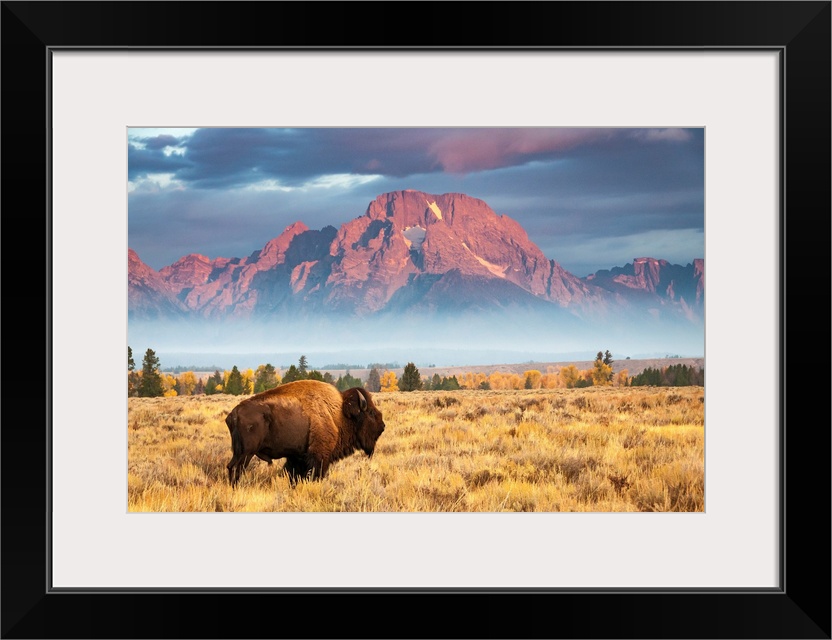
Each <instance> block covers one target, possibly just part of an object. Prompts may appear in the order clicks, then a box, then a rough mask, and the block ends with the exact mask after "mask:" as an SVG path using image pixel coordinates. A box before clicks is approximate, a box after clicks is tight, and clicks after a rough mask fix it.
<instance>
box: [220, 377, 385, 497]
mask: <svg viewBox="0 0 832 640" xmlns="http://www.w3.org/2000/svg"><path fill="white" fill-rule="evenodd" d="M225 423H226V424H227V425H228V430H229V432H230V434H231V450H232V452H233V454H234V455H233V457H232V458H231V462H229V463H228V481H229V482H230V483H231V485H232V486H235V485H236V484H237V482H238V481H239V479H240V476H241V475H242V472H243V471H244V470H245V469H246V467H247V466H248V464H249V462H250V461H251V459H252V458H253V457H254V456H257V457H258V458H260V459H261V460H264V461H265V462H268V463H269V464H271V463H272V460H275V459H277V458H286V463H285V465H284V469H285V470H286V472H287V474H288V476H289V481H290V483H291V484H292V485H295V484H296V483H297V481H298V480H299V479H303V478H309V479H313V480H320V479H322V478H323V477H324V476H326V472H327V470H328V469H329V467H330V465H331V464H332V463H333V462H335V461H337V460H340V459H341V458H345V457H347V456H349V455H351V454H352V453H354V452H355V451H357V450H358V449H361V450H362V451H363V452H364V453H366V454H367V455H368V456H372V455H373V451H374V450H375V446H376V442H377V441H378V439H379V436H381V434H382V433H383V432H384V420H383V419H382V416H381V411H379V410H378V409H377V408H376V406H375V404H374V403H373V398H372V396H371V395H370V392H369V391H366V390H365V389H347V390H346V391H344V392H340V391H338V389H336V388H335V387H334V386H333V385H331V384H329V383H326V382H320V381H317V380H297V381H295V382H289V383H286V384H283V385H280V386H279V387H275V388H274V389H269V390H268V391H263V392H262V393H258V394H255V395H253V396H251V397H250V398H247V399H245V400H243V401H242V402H240V403H239V404H238V405H237V406H236V407H234V408H233V409H232V410H231V412H230V413H229V414H228V416H227V417H226V418H225Z"/></svg>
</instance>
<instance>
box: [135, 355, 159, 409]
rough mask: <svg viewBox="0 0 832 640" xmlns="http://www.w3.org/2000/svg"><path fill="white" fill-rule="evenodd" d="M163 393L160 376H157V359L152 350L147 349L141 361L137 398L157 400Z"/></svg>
mask: <svg viewBox="0 0 832 640" xmlns="http://www.w3.org/2000/svg"><path fill="white" fill-rule="evenodd" d="M164 392H165V390H164V388H163V386H162V376H161V375H160V374H159V358H158V357H156V352H155V351H153V349H148V350H147V351H146V352H145V354H144V359H143V360H142V379H141V382H140V383H139V396H140V397H142V398H157V397H159V396H161V395H163V394H164Z"/></svg>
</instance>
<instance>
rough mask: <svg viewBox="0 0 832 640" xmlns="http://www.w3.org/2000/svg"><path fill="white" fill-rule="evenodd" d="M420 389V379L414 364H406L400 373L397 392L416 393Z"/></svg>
mask: <svg viewBox="0 0 832 640" xmlns="http://www.w3.org/2000/svg"><path fill="white" fill-rule="evenodd" d="M421 388H422V378H421V376H420V375H419V370H418V369H417V368H416V365H415V364H413V363H412V362H408V363H407V364H406V365H405V367H404V371H403V372H402V378H401V380H399V391H418V390H419V389H421Z"/></svg>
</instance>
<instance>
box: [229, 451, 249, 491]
mask: <svg viewBox="0 0 832 640" xmlns="http://www.w3.org/2000/svg"><path fill="white" fill-rule="evenodd" d="M245 462H246V456H245V455H244V454H235V455H234V457H233V458H231V462H229V463H228V466H227V467H226V468H227V469H228V482H229V483H231V486H232V487H233V486H234V485H236V484H237V482H238V481H239V479H240V474H241V473H242V471H243V465H244V464H245Z"/></svg>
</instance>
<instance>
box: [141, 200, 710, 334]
mask: <svg viewBox="0 0 832 640" xmlns="http://www.w3.org/2000/svg"><path fill="white" fill-rule="evenodd" d="M703 305H704V260H703V259H699V258H697V259H695V260H694V261H693V262H691V263H689V264H688V265H685V266H683V265H671V264H670V263H669V262H667V261H666V260H663V259H661V258H652V257H650V258H648V257H641V258H636V259H634V260H633V262H632V263H628V264H627V265H624V266H614V267H612V268H610V269H609V270H601V271H598V272H596V273H595V274H592V275H590V276H587V277H584V278H579V277H577V276H575V275H574V274H571V273H569V272H568V271H566V270H565V269H563V268H562V267H561V266H560V264H559V263H557V261H556V260H554V259H550V258H548V257H546V256H545V255H544V254H543V252H542V251H541V250H540V249H539V247H538V246H537V245H536V244H534V243H533V242H532V241H531V240H530V239H529V237H528V234H527V233H526V231H525V230H524V229H523V228H522V226H521V225H520V224H519V223H518V222H517V221H515V220H514V219H512V218H510V217H508V216H506V215H498V214H497V213H495V212H494V211H493V210H492V209H491V208H490V207H489V206H488V205H487V204H486V203H485V202H484V201H482V200H480V199H478V198H474V197H472V196H468V195H466V194H459V193H445V194H429V193H426V192H421V191H415V190H403V191H392V192H388V193H384V194H381V195H379V196H377V197H376V198H375V199H374V200H372V201H371V202H370V203H369V204H368V206H367V208H366V210H365V212H364V214H363V215H361V216H358V217H356V218H353V219H352V220H348V221H346V222H344V223H343V224H342V225H341V226H340V227H339V228H337V229H336V228H335V227H333V226H326V227H324V228H322V229H319V230H313V229H310V228H309V227H308V226H307V225H306V224H305V223H303V222H302V221H297V222H294V223H292V224H290V225H288V226H287V227H286V228H285V229H284V230H283V231H282V232H281V233H280V234H279V235H278V236H276V237H274V238H272V239H270V240H268V241H267V242H266V243H265V244H264V246H263V248H262V249H260V250H258V251H254V252H252V253H251V254H250V255H249V256H247V257H242V258H236V257H235V258H225V257H221V258H214V259H210V258H208V257H207V256H203V255H201V254H198V253H191V254H188V255H185V256H182V257H181V258H180V259H179V260H177V261H175V262H174V263H173V264H171V265H168V266H166V267H163V268H162V269H160V270H159V271H158V272H157V271H155V270H153V269H152V268H150V267H149V266H148V265H146V264H144V263H143V262H142V261H141V258H140V257H139V256H138V254H137V253H136V252H135V251H134V250H132V249H128V315H129V317H130V318H131V319H137V320H145V319H146V320H152V319H159V318H180V319H185V318H201V319H208V320H211V319H214V320H216V319H230V318H231V319H233V318H237V319H252V318H260V319H262V318H300V317H313V316H316V315H320V314H327V313H336V314H346V315H348V316H351V317H358V318H360V317H368V316H384V315H387V316H394V315H399V314H408V313H409V314H435V313H446V312H448V313H455V314H460V313H462V314H465V313H468V314H482V313H492V312H493V313H497V314H499V313H503V312H506V311H513V312H515V313H516V312H518V311H529V312H532V313H553V314H555V315H557V316H558V317H561V318H563V317H564V316H573V317H574V318H582V319H586V318H600V319H603V318H610V317H614V316H620V314H621V313H622V312H623V313H628V314H629V313H636V314H637V315H638V314H642V315H643V313H645V312H646V313H647V314H648V316H651V317H653V318H656V317H658V316H667V317H669V318H673V319H674V321H676V320H681V321H686V322H691V323H694V324H701V321H702V316H703V313H702V311H703Z"/></svg>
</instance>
